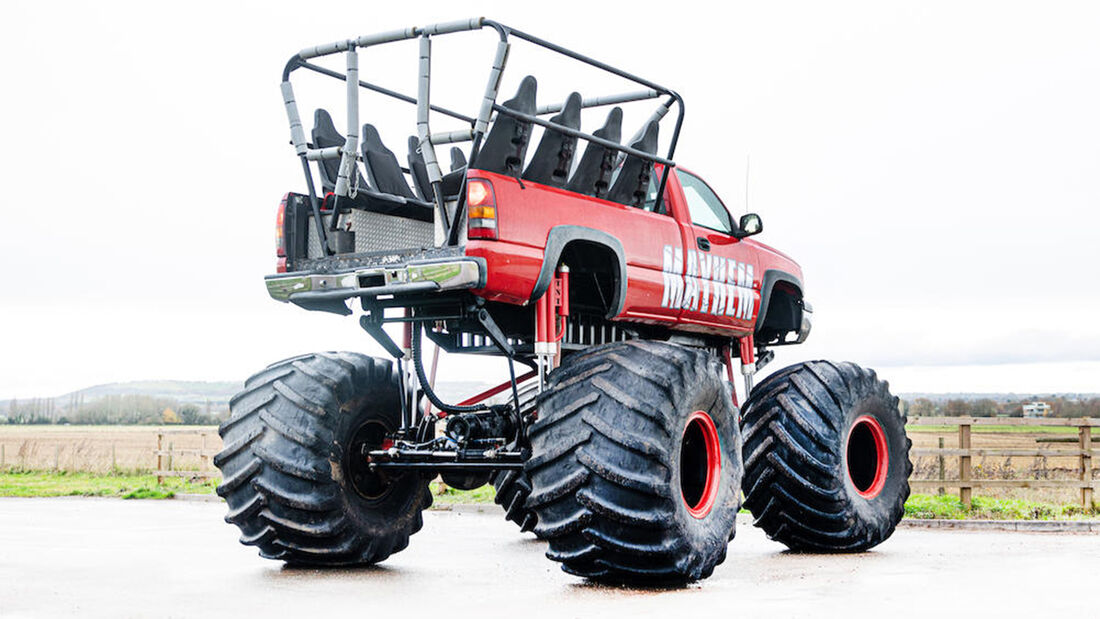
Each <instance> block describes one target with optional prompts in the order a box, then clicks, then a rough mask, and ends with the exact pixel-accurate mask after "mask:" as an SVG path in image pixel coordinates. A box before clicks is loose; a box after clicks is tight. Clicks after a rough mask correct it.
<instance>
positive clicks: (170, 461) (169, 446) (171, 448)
mask: <svg viewBox="0 0 1100 619" xmlns="http://www.w3.org/2000/svg"><path fill="white" fill-rule="evenodd" d="M173 449H175V447H173V446H172V441H168V470H169V471H171V470H172V450H173Z"/></svg>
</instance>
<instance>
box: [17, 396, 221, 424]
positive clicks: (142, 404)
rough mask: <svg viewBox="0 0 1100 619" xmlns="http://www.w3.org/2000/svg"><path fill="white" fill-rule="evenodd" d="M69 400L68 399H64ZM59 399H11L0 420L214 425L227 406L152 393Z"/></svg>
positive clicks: (22, 422)
mask: <svg viewBox="0 0 1100 619" xmlns="http://www.w3.org/2000/svg"><path fill="white" fill-rule="evenodd" d="M65 400H67V401H65ZM65 400H62V401H59V400H58V399H57V398H31V399H25V400H11V401H10V402H8V406H7V410H6V411H5V410H0V422H5V421H6V423H9V424H87V425H92V424H96V425H142V424H147V425H153V424H164V423H181V424H187V425H212V424H218V423H221V422H222V421H224V420H225V419H226V417H227V416H228V414H229V411H228V409H227V408H226V407H225V406H224V405H222V406H221V407H215V406H213V405H212V404H211V403H210V402H209V401H207V402H206V403H205V404H204V405H203V406H199V405H196V404H192V403H181V402H180V401H179V400H176V399H173V398H163V397H156V396H149V395H105V396H101V397H98V398H95V399H92V400H90V401H87V402H86V401H85V400H84V397H83V396H82V395H76V394H74V395H73V396H71V397H69V398H67V399H65Z"/></svg>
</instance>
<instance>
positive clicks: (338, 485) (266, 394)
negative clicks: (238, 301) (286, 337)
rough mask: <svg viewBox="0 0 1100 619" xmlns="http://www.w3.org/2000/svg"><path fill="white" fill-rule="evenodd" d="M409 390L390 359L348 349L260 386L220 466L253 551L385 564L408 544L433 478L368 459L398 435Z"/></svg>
mask: <svg viewBox="0 0 1100 619" xmlns="http://www.w3.org/2000/svg"><path fill="white" fill-rule="evenodd" d="M400 384H401V383H400V380H399V377H398V374H397V372H396V369H395V366H394V365H393V364H392V363H391V362H390V361H388V360H383V359H374V358H371V357H367V356H364V355H360V354H356V353H347V352H340V353H317V354H312V355H304V356H301V357H295V358H292V359H287V360H285V361H280V362H278V363H275V364H273V365H271V366H269V367H268V368H266V369H265V370H263V371H261V372H259V373H258V374H256V375H255V376H253V377H251V378H249V379H248V381H247V382H246V383H245V389H244V391H242V392H241V393H239V394H237V395H236V396H235V397H234V398H233V400H232V401H231V402H230V410H231V415H230V418H229V420H228V421H226V422H225V423H224V424H222V426H221V428H219V433H220V434H221V436H222V439H223V442H224V445H225V447H224V449H223V450H222V452H221V453H219V454H218V455H217V456H216V457H215V458H214V464H215V465H217V467H218V468H219V469H221V472H222V483H221V485H219V486H218V494H219V495H221V496H222V497H225V500H226V502H227V503H228V505H229V514H228V515H227V516H226V517H225V520H226V522H229V523H231V524H234V525H236V526H237V527H238V528H240V530H241V543H242V544H246V545H250V546H257V547H258V548H259V550H260V555H261V556H263V557H266V558H269V559H278V560H282V561H286V562H288V563H294V564H302V565H317V566H331V565H358V564H371V563H377V562H379V561H382V560H383V559H385V558H386V557H388V556H389V555H391V554H392V553H394V552H397V551H399V550H402V549H404V548H405V547H406V546H407V545H408V543H409V536H410V535H412V534H413V533H415V532H417V531H418V530H420V528H421V526H422V524H423V520H422V518H421V511H422V510H423V509H424V508H426V507H428V506H429V505H431V502H432V495H431V492H429V490H428V480H427V479H425V478H424V476H423V475H420V474H418V473H412V472H406V473H402V474H397V475H385V474H381V473H371V472H370V471H369V470H367V469H366V466H365V462H364V460H363V458H362V456H361V454H360V453H359V446H361V445H363V444H367V445H378V446H380V445H381V441H382V437H383V435H384V434H385V433H386V432H390V431H393V430H395V429H397V425H398V423H399V419H400V410H401V404H400Z"/></svg>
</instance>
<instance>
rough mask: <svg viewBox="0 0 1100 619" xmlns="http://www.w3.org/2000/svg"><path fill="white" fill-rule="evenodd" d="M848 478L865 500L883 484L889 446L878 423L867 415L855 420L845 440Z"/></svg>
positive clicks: (877, 491) (887, 470) (888, 465)
mask: <svg viewBox="0 0 1100 619" xmlns="http://www.w3.org/2000/svg"><path fill="white" fill-rule="evenodd" d="M845 452H846V453H847V456H848V457H847V465H848V481H850V482H852V486H853V487H854V488H855V489H856V493H857V494H859V496H861V497H863V498H865V499H873V498H875V497H877V496H878V495H879V493H881V492H882V488H883V487H884V486H885V485H886V474H887V473H888V472H889V470H890V448H889V446H888V445H887V443H886V432H885V431H883V429H882V424H880V423H879V422H878V420H877V419H875V418H874V417H871V416H870V415H863V416H861V417H858V418H857V419H856V420H855V423H853V424H852V427H851V429H850V430H848V439H847V440H846V441H845Z"/></svg>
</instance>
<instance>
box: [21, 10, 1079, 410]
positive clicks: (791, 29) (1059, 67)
mask: <svg viewBox="0 0 1100 619" xmlns="http://www.w3.org/2000/svg"><path fill="white" fill-rule="evenodd" d="M406 7H407V8H406ZM716 7H720V8H716ZM479 14H483V15H486V16H489V17H493V18H495V19H497V20H499V21H502V22H504V23H506V24H509V25H512V26H515V27H517V28H519V29H522V30H526V31H528V32H531V33H533V34H536V35H539V36H543V37H544V38H548V39H551V40H553V41H555V42H558V43H561V44H563V45H565V46H567V47H571V48H573V49H576V50H578V51H581V52H583V53H587V54H589V55H591V56H594V57H596V58H599V59H602V60H606V61H608V62H610V63H611V64H614V65H617V66H621V67H623V68H625V69H627V70H633V71H635V72H637V73H639V74H642V75H644V76H646V77H650V78H651V79H653V80H654V81H657V82H659V83H662V84H665V85H667V86H670V87H672V88H674V89H676V90H678V91H679V92H680V93H681V94H682V95H683V96H684V98H685V100H686V103H687V117H686V122H685V125H684V132H683V135H682V138H681V142H680V145H679V148H678V150H677V156H676V160H677V161H678V162H680V163H681V164H683V165H685V166H686V167H689V168H691V169H692V170H694V171H696V172H699V173H700V174H701V175H702V176H703V177H704V178H706V179H707V180H708V181H709V182H710V183H711V184H712V186H714V187H715V189H716V190H717V191H718V192H719V194H720V195H722V196H723V198H724V200H725V201H726V203H727V204H728V205H729V206H730V207H731V209H733V210H734V211H735V215H736V214H740V212H742V211H743V208H744V195H745V186H744V182H745V181H744V178H745V161H746V157H747V156H749V155H751V182H750V191H749V195H750V206H751V209H752V210H753V211H755V212H758V213H760V214H761V216H762V218H763V220H764V224H765V232H764V233H763V234H762V235H761V236H759V237H757V238H758V239H760V240H761V241H762V242H764V243H767V244H770V245H773V246H775V247H777V248H779V249H781V250H783V251H784V252H786V253H788V254H790V255H792V256H793V257H794V258H795V259H796V260H798V261H799V262H800V263H801V264H802V265H803V268H804V271H805V276H806V286H807V291H806V292H807V297H808V299H809V300H810V301H811V303H812V304H813V305H814V308H815V314H814V322H815V331H814V334H813V336H811V339H810V341H809V342H808V343H807V344H806V345H805V346H803V347H800V348H789V349H784V350H781V351H779V354H778V361H777V363H776V364H775V365H776V366H777V367H778V366H781V365H787V364H789V363H793V362H795V361H798V360H800V359H804V358H821V357H827V358H833V359H849V360H853V361H857V362H860V363H862V364H865V365H868V366H872V367H877V368H879V370H880V373H881V374H882V375H883V376H885V377H886V378H888V379H890V380H891V381H892V383H893V385H894V387H895V390H898V391H1017V392H1042V391H1054V390H1059V391H1100V323H1098V320H1097V317H1098V314H1100V311H1098V310H1100V292H1098V289H1097V287H1096V286H1095V285H1094V282H1093V274H1092V272H1091V271H1089V270H1088V269H1089V268H1091V267H1092V266H1093V265H1095V264H1096V262H1097V258H1100V249H1098V246H1097V243H1096V236H1097V234H1098V232H1100V225H1098V224H1100V214H1098V213H1100V174H1098V173H1097V171H1098V170H1100V112H1098V111H1100V37H1098V36H1097V32H1100V8H1098V5H1096V4H1095V3H1086V2H1082V3H1065V2H1030V3H1018V2H1003V1H1002V2H985V3H980V2H960V1H953V2H922V3H911V2H907V3H894V2H866V3H820V2H809V3H783V2H758V3H752V4H746V3H738V2H727V3H706V4H704V3H701V2H700V3H696V2H676V3H667V2H665V3H652V4H647V3H643V2H633V3H629V5H623V4H621V3H615V4H614V5H611V3H608V4H607V6H605V5H604V4H603V3H592V2H577V3H568V2H556V3H551V4H545V3H542V4H539V3H519V2H507V3H499V4H493V3H458V2H429V1H420V0H418V1H417V2H415V3H405V4H400V3H367V2H362V1H359V2H348V3H335V2H333V3H329V2H310V3H303V2H293V3H276V2H254V3H228V2H189V3H177V4H174V5H172V6H170V7H168V6H165V5H163V4H162V3H151V2H142V3H117V2H97V3H77V2H72V3H61V2H47V1H42V0H39V1H36V2H6V3H5V4H4V8H3V9H0V57H2V58H3V59H4V60H3V61H0V62H2V64H0V67H2V69H3V71H2V73H0V75H2V76H3V80H4V82H3V84H4V86H3V88H2V89H0V117H2V118H3V121H4V123H3V129H2V130H0V135H2V136H3V138H4V141H5V147H4V148H3V149H2V150H0V152H2V154H0V181H2V185H0V187H2V188H3V196H4V197H3V206H2V207H0V264H2V265H3V269H4V284H3V286H2V287H0V349H2V350H3V353H4V354H2V355H0V398H4V397H11V396H16V397H27V396H32V395H42V394H60V393H63V392H65V391H68V390H72V389H76V388H80V387H84V386H88V385H91V384H95V383H102V382H110V381H121V380H135V379H144V378H178V379H196V380H201V379H210V380H215V379H233V378H243V377H244V376H246V375H247V374H249V373H250V372H252V371H254V370H256V369H259V368H260V367H262V366H263V365H265V364H267V363H269V362H271V361H274V360H277V359H279V358H282V357H285V356H288V355H291V354H296V353H299V352H304V351H309V350H315V349H351V350H364V351H368V352H378V349H377V348H376V347H375V346H374V345H373V343H371V342H370V340H369V338H368V337H367V336H366V335H365V334H363V333H362V332H361V331H360V329H359V327H358V326H357V324H356V322H355V320H354V319H350V318H339V317H336V316H331V315H325V314H318V313H310V312H305V311H302V310H300V309H298V308H296V307H293V306H286V305H282V304H279V303H276V302H274V301H271V300H270V299H269V298H268V297H267V295H266V293H265V291H264V288H263V284H262V276H263V275H264V274H266V273H268V272H269V271H270V270H272V268H273V263H274V258H273V249H272V243H273V233H272V231H273V223H274V222H273V213H274V209H275V206H276V204H277V202H278V199H279V197H280V196H281V195H282V194H283V193H284V192H286V191H288V190H301V189H302V188H303V187H302V186H303V181H302V178H301V174H300V171H299V167H298V165H299V164H298V162H297V160H296V159H295V158H294V157H293V151H292V150H291V148H290V147H289V146H288V145H287V137H288V132H287V129H286V121H285V116H284V113H283V109H282V106H281V100H280V97H279V91H278V82H279V74H280V71H281V69H282V66H283V64H284V62H285V61H286V59H287V58H288V57H289V56H290V55H291V54H293V53H294V52H295V51H297V50H298V49H300V48H302V47H305V46H307V45H314V44H317V43H322V42H327V41H330V40H335V39H340V38H345V37H348V36H352V35H358V34H363V33H368V32H376V31H382V30H391V29H395V28H399V27H404V26H408V25H413V24H424V23H431V22H438V21H448V20H452V19H458V18H464V17H469V16H473V15H479ZM463 36H471V37H473V38H474V39H475V40H477V41H479V42H483V41H488V44H489V45H490V46H491V44H492V42H491V37H490V36H489V35H488V34H487V33H486V34H483V35H482V36H483V37H485V38H483V39H478V38H477V36H476V35H463ZM456 38H457V37H456ZM442 45H443V43H442V42H440V43H439V44H438V46H439V47H438V51H440V52H442ZM475 47H476V46H475ZM475 47H471V48H470V49H471V50H472V49H475ZM515 47H516V51H515V52H514V54H513V57H512V59H511V60H510V65H509V71H510V72H509V73H508V81H507V84H508V85H506V87H505V89H504V92H510V91H511V89H512V88H513V86H512V85H513V84H515V83H516V82H518V80H519V78H520V77H522V75H523V74H525V73H526V72H532V73H535V74H536V75H539V77H540V102H545V101H549V100H554V99H555V98H560V97H559V96H558V93H561V96H562V97H563V96H564V93H565V92H568V91H569V90H572V89H574V88H577V89H580V90H582V91H583V92H586V93H588V92H590V90H591V89H595V90H599V87H600V86H601V85H602V83H601V82H599V81H597V80H594V79H592V78H591V77H590V76H586V75H583V74H580V73H578V74H576V75H574V74H573V73H571V72H569V71H558V70H555V68H554V66H553V65H552V64H548V63H546V62H545V61H544V59H543V58H541V57H539V56H537V54H528V53H527V52H521V51H519V44H517V45H516V46H515ZM476 49H477V50H485V49H487V48H486V47H485V46H484V45H482V46H481V47H476ZM372 61H373V64H372ZM487 61H488V57H487V52H484V51H479V52H478V55H476V58H475V57H469V54H466V55H463V54H458V55H454V56H448V57H443V56H442V55H441V57H440V59H439V61H438V62H439V63H440V64H439V65H437V72H439V71H442V70H443V69H444V68H446V67H447V66H455V67H458V66H461V65H462V64H464V63H469V62H472V63H473V66H475V67H476V68H477V72H476V75H477V80H476V81H477V85H476V89H477V90H480V88H481V87H482V84H483V79H484V77H483V74H484V72H485V69H483V68H482V67H484V66H485V65H486V63H487ZM393 62H394V63H397V64H391V63H390V61H389V60H388V57H386V56H380V57H378V58H374V57H370V56H369V54H368V55H365V57H364V59H363V61H362V65H363V67H364V71H365V72H364V75H365V76H368V79H369V78H370V76H372V74H370V73H369V71H377V72H379V73H381V74H383V79H379V80H378V81H380V82H382V83H386V84H390V83H393V84H395V85H396V86H399V87H400V88H399V89H402V90H405V91H407V92H413V91H414V83H415V82H414V81H413V79H414V75H413V70H412V67H413V65H412V63H411V61H402V62H405V63H407V66H406V64H401V63H399V62H398V61H397V60H396V59H395V60H394V61H393ZM448 63H449V64H448ZM546 74H549V77H547V78H546V79H545V80H544V79H543V77H544V75H546ZM390 75H393V76H396V77H393V78H390V77H388V76H390ZM555 78H556V80H557V81H554V80H555ZM574 78H575V81H571V80H573V79H574ZM391 79H392V80H398V81H396V82H391V81H389V80H391ZM401 80H403V81H401ZM402 85H403V86H402ZM309 92H314V91H309ZM316 92H318V93H320V91H316ZM450 92H451V91H450V90H448V89H447V88H444V87H440V86H437V90H436V91H435V93H436V94H437V97H438V98H439V99H440V100H441V101H444V102H450V100H449V99H446V97H447V95H448V93H450ZM455 92H457V91H455ZM332 93H333V96H332V98H331V100H316V101H313V102H311V103H304V104H303V112H304V113H303V115H304V116H305V115H306V114H308V111H309V110H311V109H312V105H316V104H324V105H325V106H326V107H330V108H331V109H333V111H334V112H335V111H337V110H339V109H341V105H340V104H339V103H338V102H339V101H342V100H343V99H342V95H341V94H340V91H339V90H333V91H332ZM330 101H331V102H332V103H330ZM462 102H463V101H462V100H459V101H457V102H456V103H455V105H461V104H462ZM385 109H388V108H378V109H377V110H375V111H374V113H375V114H376V116H377V115H380V116H377V118H376V117H375V116H371V113H370V111H368V110H364V112H363V118H364V120H377V119H378V118H381V117H387V118H388V116H386V113H385ZM464 109H467V110H470V109H473V107H472V104H466V105H465V107H464ZM379 110H380V111H379ZM409 110H410V111H411V108H409ZM336 116H337V118H339V115H338V114H337V115H336ZM586 122H587V118H586ZM308 124H309V123H307V125H308ZM341 124H342V123H341ZM588 126H591V125H588ZM626 126H627V127H631V125H630V123H629V117H628V123H627V125H626ZM412 129H413V127H412V125H411V124H408V123H406V125H404V126H400V127H398V128H397V130H396V131H398V132H400V131H404V132H405V133H406V134H407V133H409V132H411V131H412ZM631 131H632V128H630V129H624V132H625V133H629V132H631ZM383 136H384V137H386V140H387V142H388V143H389V145H390V147H391V148H392V149H393V150H394V151H396V152H397V153H398V155H399V157H401V158H403V157H404V145H403V142H404V141H403V140H402V139H400V138H401V137H402V135H401V134H400V133H393V134H387V133H386V130H385V129H383ZM471 368H475V369H473V370H471ZM476 368H480V366H479V365H477V364H474V365H471V364H469V363H464V362H463V360H462V359H457V360H448V362H446V363H445V364H444V371H445V372H449V374H448V373H444V374H443V378H453V379H458V378H474V379H477V378H482V374H483V373H484V372H485V371H487V370H482V369H476ZM463 372H465V374H463ZM471 372H473V375H471Z"/></svg>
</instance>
